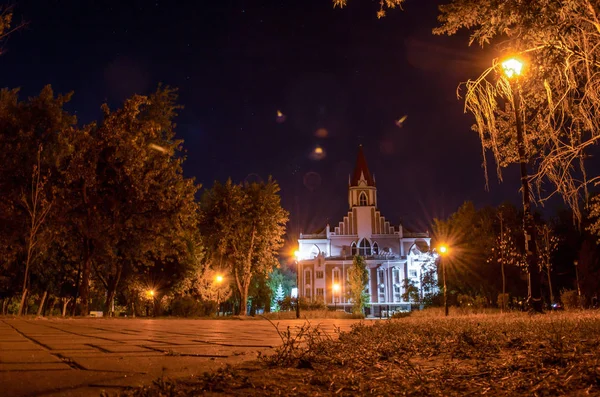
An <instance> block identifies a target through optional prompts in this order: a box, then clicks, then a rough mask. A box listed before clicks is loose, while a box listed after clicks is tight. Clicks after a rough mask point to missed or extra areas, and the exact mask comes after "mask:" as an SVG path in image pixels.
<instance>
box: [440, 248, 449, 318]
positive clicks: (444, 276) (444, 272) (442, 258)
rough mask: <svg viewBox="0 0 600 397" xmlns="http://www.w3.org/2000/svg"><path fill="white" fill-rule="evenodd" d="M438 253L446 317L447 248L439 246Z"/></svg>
mask: <svg viewBox="0 0 600 397" xmlns="http://www.w3.org/2000/svg"><path fill="white" fill-rule="evenodd" d="M438 250H439V251H440V262H442V277H443V278H444V315H445V316H446V317H447V316H448V294H447V291H446V260H445V258H444V257H445V256H446V255H447V254H448V246H447V245H445V244H442V245H440V247H439V248H438Z"/></svg>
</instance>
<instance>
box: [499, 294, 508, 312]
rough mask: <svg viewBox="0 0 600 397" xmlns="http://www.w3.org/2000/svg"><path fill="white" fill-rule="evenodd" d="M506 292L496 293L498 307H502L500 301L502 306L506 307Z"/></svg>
mask: <svg viewBox="0 0 600 397" xmlns="http://www.w3.org/2000/svg"><path fill="white" fill-rule="evenodd" d="M508 302H509V300H508V294H498V301H497V303H498V307H499V308H502V303H504V308H505V309H508Z"/></svg>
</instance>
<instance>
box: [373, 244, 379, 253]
mask: <svg viewBox="0 0 600 397" xmlns="http://www.w3.org/2000/svg"><path fill="white" fill-rule="evenodd" d="M373 255H379V245H377V243H373Z"/></svg>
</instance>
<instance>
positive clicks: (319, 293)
mask: <svg viewBox="0 0 600 397" xmlns="http://www.w3.org/2000/svg"><path fill="white" fill-rule="evenodd" d="M317 296H318V297H319V296H320V297H323V288H317Z"/></svg>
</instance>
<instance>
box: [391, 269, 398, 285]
mask: <svg viewBox="0 0 600 397" xmlns="http://www.w3.org/2000/svg"><path fill="white" fill-rule="evenodd" d="M392 279H393V280H394V284H400V269H398V268H393V269H392Z"/></svg>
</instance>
